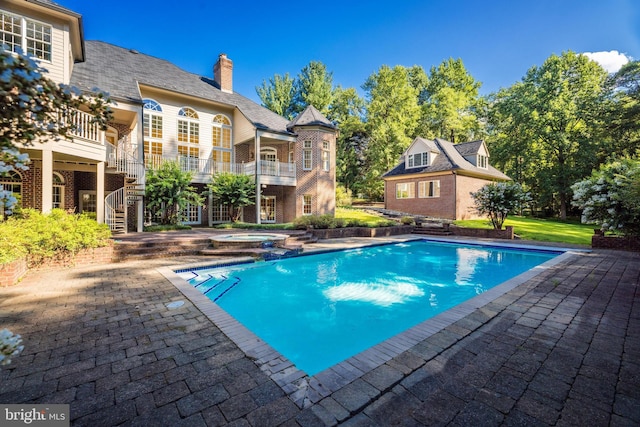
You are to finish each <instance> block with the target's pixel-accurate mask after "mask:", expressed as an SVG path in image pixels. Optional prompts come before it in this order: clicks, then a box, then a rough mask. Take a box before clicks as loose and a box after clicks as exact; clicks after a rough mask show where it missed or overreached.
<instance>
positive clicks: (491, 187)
mask: <svg viewBox="0 0 640 427" xmlns="http://www.w3.org/2000/svg"><path fill="white" fill-rule="evenodd" d="M471 197H473V200H474V203H475V207H476V209H477V211H478V213H480V214H481V215H486V216H488V217H489V219H490V220H491V224H492V225H493V228H494V229H496V230H502V224H504V220H505V219H507V215H508V214H509V213H512V212H515V211H516V210H518V209H519V208H520V207H521V206H522V205H523V204H524V203H526V202H527V200H528V194H527V193H526V192H525V191H524V190H523V189H522V187H521V186H520V184H518V183H516V182H498V183H491V184H487V185H485V186H484V187H482V188H481V189H480V190H478V191H476V192H473V193H471Z"/></svg>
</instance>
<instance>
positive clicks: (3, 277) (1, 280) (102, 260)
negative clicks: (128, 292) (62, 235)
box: [0, 245, 114, 286]
mask: <svg viewBox="0 0 640 427" xmlns="http://www.w3.org/2000/svg"><path fill="white" fill-rule="evenodd" d="M113 258H114V252H113V245H109V246H104V247H101V248H89V249H82V250H81V251H79V252H78V253H77V254H75V255H68V256H64V257H59V258H48V259H45V260H44V261H42V262H38V263H34V262H33V261H32V260H28V259H27V258H20V259H17V260H15V261H13V262H10V263H6V264H0V286H10V285H14V284H16V283H17V282H18V281H19V280H20V279H21V278H22V277H23V276H24V275H25V274H26V273H27V272H28V271H30V270H34V271H35V270H38V271H42V270H44V271H47V270H53V269H58V268H61V267H74V266H80V265H91V264H110V263H111V262H113Z"/></svg>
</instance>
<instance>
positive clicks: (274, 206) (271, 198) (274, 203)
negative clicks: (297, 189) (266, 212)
mask: <svg viewBox="0 0 640 427" xmlns="http://www.w3.org/2000/svg"><path fill="white" fill-rule="evenodd" d="M267 200H273V219H268V218H264V217H263V216H262V203H263V202H266V201H267ZM276 208H277V199H276V196H262V199H261V200H260V222H263V223H265V224H275V222H276V215H277V211H276Z"/></svg>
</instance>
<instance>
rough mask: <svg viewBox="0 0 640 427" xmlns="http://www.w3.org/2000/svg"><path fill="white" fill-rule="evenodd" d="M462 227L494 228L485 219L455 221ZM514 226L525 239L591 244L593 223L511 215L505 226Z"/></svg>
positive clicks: (515, 230)
mask: <svg viewBox="0 0 640 427" xmlns="http://www.w3.org/2000/svg"><path fill="white" fill-rule="evenodd" d="M455 224H456V225H459V226H461V227H474V228H492V226H491V222H489V221H488V220H485V219H474V220H464V221H455ZM508 225H511V226H513V230H514V232H515V233H516V234H517V235H518V236H520V237H521V238H523V239H525V240H538V241H541V242H560V243H572V244H579V245H591V236H593V229H594V225H593V224H580V223H579V222H576V221H561V220H557V219H542V218H529V217H520V216H510V217H507V220H506V221H505V223H504V226H508Z"/></svg>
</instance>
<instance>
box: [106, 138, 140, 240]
mask: <svg viewBox="0 0 640 427" xmlns="http://www.w3.org/2000/svg"><path fill="white" fill-rule="evenodd" d="M126 148H127V144H126V141H125V142H124V143H119V144H118V146H117V147H116V146H114V145H112V144H109V143H107V169H108V170H109V171H110V172H111V173H117V174H121V175H124V186H123V187H121V188H119V189H117V190H116V191H113V192H112V193H110V194H109V195H108V196H107V197H106V198H105V203H104V220H105V223H107V225H109V228H110V229H111V232H112V233H113V234H122V233H126V232H127V223H128V218H127V215H128V213H127V211H128V207H129V206H132V205H135V204H136V203H137V202H140V201H142V198H143V197H144V190H145V167H144V163H143V162H142V161H141V160H139V159H138V158H136V157H134V156H132V155H131V154H129V150H127V149H126Z"/></svg>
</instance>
